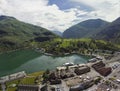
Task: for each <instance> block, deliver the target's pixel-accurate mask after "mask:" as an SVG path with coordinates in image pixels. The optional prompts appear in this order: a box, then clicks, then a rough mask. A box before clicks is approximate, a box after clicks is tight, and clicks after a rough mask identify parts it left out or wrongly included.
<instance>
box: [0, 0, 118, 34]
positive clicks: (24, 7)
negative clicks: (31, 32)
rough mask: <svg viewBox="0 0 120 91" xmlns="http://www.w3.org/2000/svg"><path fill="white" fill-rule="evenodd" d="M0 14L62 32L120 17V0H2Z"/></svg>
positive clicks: (0, 0) (0, 1)
mask: <svg viewBox="0 0 120 91" xmlns="http://www.w3.org/2000/svg"><path fill="white" fill-rule="evenodd" d="M0 15H7V16H13V17H15V18H17V19H19V20H21V21H24V22H28V23H32V24H35V25H39V26H42V27H44V28H47V29H49V30H58V31H61V32H63V31H64V30H65V29H67V28H69V27H70V26H72V25H74V24H76V23H79V22H80V21H83V20H87V19H93V18H101V19H104V20H106V21H113V20H115V19H116V18H118V17H120V0H0Z"/></svg>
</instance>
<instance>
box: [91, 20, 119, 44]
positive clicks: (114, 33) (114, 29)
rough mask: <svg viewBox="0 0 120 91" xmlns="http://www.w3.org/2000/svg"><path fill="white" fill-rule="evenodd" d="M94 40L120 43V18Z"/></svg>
mask: <svg viewBox="0 0 120 91" xmlns="http://www.w3.org/2000/svg"><path fill="white" fill-rule="evenodd" d="M93 38H95V39H103V40H107V41H111V42H114V43H120V18H118V19H116V20H115V21H113V22H112V23H111V24H109V26H107V27H105V28H104V29H102V30H101V31H100V32H99V33H97V34H96V35H95V36H94V37H93Z"/></svg>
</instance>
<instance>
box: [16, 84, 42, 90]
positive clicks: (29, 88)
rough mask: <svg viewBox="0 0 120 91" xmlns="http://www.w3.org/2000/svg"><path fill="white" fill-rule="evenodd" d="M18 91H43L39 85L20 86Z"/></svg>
mask: <svg viewBox="0 0 120 91" xmlns="http://www.w3.org/2000/svg"><path fill="white" fill-rule="evenodd" d="M17 91H41V90H40V86H39V85H18V88H17Z"/></svg>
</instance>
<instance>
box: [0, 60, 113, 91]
mask: <svg viewBox="0 0 120 91" xmlns="http://www.w3.org/2000/svg"><path fill="white" fill-rule="evenodd" d="M97 60H99V61H97ZM90 62H91V65H88V64H77V65H74V64H73V63H66V64H64V65H63V66H62V67H57V68H56V70H53V71H50V72H49V73H47V80H46V81H45V83H44V84H40V85H38V84H36V85H26V84H18V86H17V91H83V90H85V89H87V88H89V87H91V86H93V85H94V84H96V82H100V80H101V79H100V78H101V76H102V77H106V76H108V75H109V74H110V73H111V72H112V68H111V67H106V64H105V63H104V62H103V61H102V59H101V58H97V59H95V58H94V59H92V60H91V61H90ZM93 70H94V72H96V73H97V74H98V75H97V76H93V77H92V76H89V75H87V74H89V73H91V74H92V71H93ZM25 76H26V73H25V72H24V71H23V72H19V73H16V74H12V75H10V76H7V77H3V78H0V83H4V82H7V81H11V80H14V79H18V78H23V77H25ZM5 79H8V80H5ZM43 80H44V79H43ZM63 83H65V84H63ZM66 88H68V89H67V90H66ZM61 89H62V90H61ZM103 89H106V90H105V91H109V90H110V89H111V88H109V89H108V87H107V86H106V85H104V84H100V85H99V86H98V89H97V90H96V91H102V90H103ZM4 91H5V90H4Z"/></svg>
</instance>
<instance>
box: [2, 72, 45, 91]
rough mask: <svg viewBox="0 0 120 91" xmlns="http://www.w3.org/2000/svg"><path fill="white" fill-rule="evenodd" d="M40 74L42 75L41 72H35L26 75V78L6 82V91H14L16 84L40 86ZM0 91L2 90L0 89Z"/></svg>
mask: <svg viewBox="0 0 120 91" xmlns="http://www.w3.org/2000/svg"><path fill="white" fill-rule="evenodd" d="M42 74H43V71H41V72H35V73H32V74H28V75H27V77H26V78H22V79H19V80H14V81H11V82H8V83H6V85H7V91H16V89H17V85H18V84H29V85H34V84H40V83H41V80H42V77H41V76H42ZM13 85H16V86H15V87H14V86H13ZM0 91H2V90H1V89H0Z"/></svg>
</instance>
